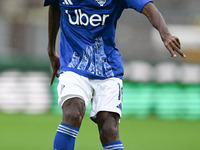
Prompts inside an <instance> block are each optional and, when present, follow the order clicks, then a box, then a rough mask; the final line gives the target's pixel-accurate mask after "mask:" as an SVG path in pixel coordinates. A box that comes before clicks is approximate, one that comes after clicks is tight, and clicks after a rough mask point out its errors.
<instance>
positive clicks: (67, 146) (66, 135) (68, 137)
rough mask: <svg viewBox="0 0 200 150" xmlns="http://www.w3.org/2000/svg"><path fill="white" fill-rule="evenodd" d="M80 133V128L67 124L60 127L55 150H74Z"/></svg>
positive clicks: (55, 139) (54, 145)
mask: <svg viewBox="0 0 200 150" xmlns="http://www.w3.org/2000/svg"><path fill="white" fill-rule="evenodd" d="M78 132H79V129H78V128H75V127H72V126H70V125H67V124H65V123H61V124H60V125H59V126H58V129H57V132H56V135H55V138H54V143H53V149H54V150H74V145H75V139H76V136H77V134H78Z"/></svg>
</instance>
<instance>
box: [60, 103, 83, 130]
mask: <svg viewBox="0 0 200 150" xmlns="http://www.w3.org/2000/svg"><path fill="white" fill-rule="evenodd" d="M62 109H63V122H65V123H68V124H70V125H72V126H75V127H78V126H80V124H81V121H82V118H83V116H84V113H85V104H84V101H83V100H81V99H72V100H68V101H66V102H65V103H64V104H63V107H62Z"/></svg>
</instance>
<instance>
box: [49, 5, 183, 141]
mask: <svg viewBox="0 0 200 150" xmlns="http://www.w3.org/2000/svg"><path fill="white" fill-rule="evenodd" d="M60 14H61V12H60V8H59V6H49V26H48V33H49V36H48V37H49V42H48V54H49V58H50V62H51V66H52V69H53V74H52V78H51V82H50V85H52V84H53V81H54V78H55V77H58V71H59V67H60V62H59V56H58V55H57V53H56V50H55V43H56V37H57V33H58V30H59V27H60V26H59V24H60ZM142 14H144V15H145V16H146V17H147V18H148V20H149V21H150V23H151V24H152V26H153V27H154V28H155V29H157V30H158V32H159V33H160V36H161V39H162V41H163V43H164V45H165V47H166V48H167V50H168V51H169V53H170V54H171V57H174V58H175V57H177V54H179V55H180V56H182V57H183V58H185V57H186V55H185V54H184V53H183V52H182V51H181V50H180V49H181V44H180V41H179V39H178V38H177V37H176V36H172V35H171V33H170V32H169V30H168V28H167V26H166V23H165V21H164V19H163V17H162V15H161V14H160V12H159V11H158V10H157V8H156V7H155V6H154V4H153V3H151V2H149V3H147V4H146V5H145V6H144V8H143V9H142ZM62 110H63V118H62V122H64V123H66V124H69V125H71V126H74V127H77V128H80V126H81V122H82V119H83V116H84V113H85V104H84V101H83V100H82V99H80V98H76V97H75V98H71V99H69V100H67V101H65V103H64V104H63V106H62ZM119 119H120V117H119V115H118V114H116V113H112V112H106V111H101V112H99V113H98V114H97V124H98V129H99V134H100V140H101V143H102V144H105V143H110V142H114V141H118V140H119V129H118V124H119Z"/></svg>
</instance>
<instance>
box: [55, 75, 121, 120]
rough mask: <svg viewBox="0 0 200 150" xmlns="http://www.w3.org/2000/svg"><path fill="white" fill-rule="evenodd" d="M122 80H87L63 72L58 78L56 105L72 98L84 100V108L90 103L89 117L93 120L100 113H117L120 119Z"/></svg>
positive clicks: (60, 104)
mask: <svg viewBox="0 0 200 150" xmlns="http://www.w3.org/2000/svg"><path fill="white" fill-rule="evenodd" d="M122 87H123V85H122V80H121V79H119V78H108V79H103V80H100V79H89V78H86V77H84V76H81V75H78V74H76V73H74V72H70V71H67V72H64V73H62V74H60V76H59V83H58V89H57V90H58V105H59V107H60V108H62V105H63V103H64V102H65V101H66V100H68V99H70V98H74V97H79V98H81V99H83V100H84V102H85V107H86V108H87V106H88V104H89V103H90V102H91V104H92V105H91V106H92V107H91V113H90V117H91V118H92V119H93V120H94V119H95V118H96V115H97V113H98V112H100V111H108V112H115V113H118V114H119V115H120V117H121V108H122Z"/></svg>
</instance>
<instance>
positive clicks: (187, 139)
mask: <svg viewBox="0 0 200 150" xmlns="http://www.w3.org/2000/svg"><path fill="white" fill-rule="evenodd" d="M154 4H155V5H156V6H157V8H158V9H159V10H160V12H161V13H162V15H163V16H164V18H165V20H166V23H167V25H168V27H169V30H170V31H171V32H172V34H174V35H176V36H178V37H179V39H180V41H181V44H182V51H183V52H184V53H185V54H186V55H187V58H186V59H182V58H181V57H179V56H178V57H177V58H175V59H174V58H171V57H170V54H169V53H168V51H167V50H166V49H165V47H164V45H163V43H162V41H161V39H160V36H159V34H158V33H157V31H156V30H155V29H153V28H152V26H151V25H150V23H149V22H148V20H147V19H146V18H145V17H144V16H143V15H141V14H139V13H136V12H135V11H133V10H125V11H124V12H123V14H122V16H121V18H120V19H119V21H118V26H117V33H116V39H115V41H116V44H117V46H118V48H119V49H120V52H121V54H122V56H123V61H124V69H125V75H124V89H123V110H122V112H123V117H124V120H123V119H122V123H121V124H120V126H121V134H122V138H123V139H124V142H125V144H126V145H127V146H125V147H126V149H127V150H133V149H138V150H144V149H149V150H160V149H162V150H165V149H166V150H169V149H170V150H188V149H191V150H199V149H200V145H199V142H200V141H199V139H200V134H199V132H200V127H199V123H200V38H199V35H200V9H199V7H200V2H199V0H193V1H186V0H168V1H158V0H154ZM47 16H48V7H46V8H44V7H43V1H41V0H35V1H33V0H6V1H3V0H0V122H1V125H0V128H1V129H2V131H1V134H0V140H3V141H4V142H2V143H4V144H0V149H6V150H12V149H15V150H16V149H18V148H19V149H20V150H22V149H26V150H27V149H30V150H31V149H39V150H40V149H42V150H46V149H52V148H51V141H52V139H53V136H54V131H55V129H56V128H57V125H58V124H59V122H60V118H61V110H60V109H59V108H58V106H57V93H56V92H57V91H56V87H57V81H55V82H54V84H53V86H52V87H50V86H49V82H50V76H51V67H50V63H49V59H48V55H47V50H46V49H47V21H48V18H47ZM57 49H58V50H59V40H58V41H57ZM89 108H90V106H89ZM89 108H88V109H87V111H86V116H87V115H88V114H89ZM33 120H34V121H33ZM45 120H46V122H44V121H45ZM88 120H89V119H88V117H87V118H86V121H85V122H86V123H85V124H86V126H87V127H89V129H92V127H94V130H97V129H96V128H95V125H93V124H92V123H91V124H90V122H89V121H88ZM26 121H27V122H28V123H29V124H28V123H27V124H26V123H25V122H26ZM123 121H124V124H123ZM13 122H14V124H16V125H17V127H16V126H13ZM37 123H38V127H37V126H35V124H37ZM9 124H12V126H11V125H10V126H9ZM23 125H24V126H23ZM41 125H43V126H45V125H47V126H49V128H48V129H46V128H43V129H44V130H45V131H46V134H44V139H47V140H46V143H41V144H34V143H37V142H39V141H40V140H39V139H38V138H36V137H37V135H36V136H35V137H30V139H31V141H32V142H30V141H29V142H26V143H30V145H29V146H28V147H29V148H26V147H25V146H24V143H23V142H22V141H23V140H22V139H23V138H24V139H26V136H27V135H26V134H24V133H23V134H22V132H23V131H24V129H27V132H28V133H29V132H30V130H29V128H28V127H33V128H31V131H32V132H35V131H38V129H41ZM50 125H52V126H51V128H50ZM27 126H28V127H27ZM20 127H21V128H20ZM128 127H129V128H130V130H131V132H130V131H129V130H128ZM169 127H171V128H169ZM16 128H17V129H18V132H20V133H19V137H20V138H21V140H20V141H21V142H22V143H23V144H22V143H20V142H19V141H18V145H17V147H16V146H15V147H12V146H11V145H9V146H10V147H8V144H6V143H9V142H10V140H11V139H10V137H13V142H14V141H15V140H16V138H15V137H16V134H17V133H16ZM83 128H84V127H83ZM85 128H86V127H85ZM1 129H0V130H1ZM135 130H136V131H135ZM11 131H14V132H11ZM137 131H138V132H137ZM150 131H151V132H152V133H157V134H152V133H151V132H150ZM165 131H166V132H165ZM24 132H25V131H24ZM32 132H31V133H32ZM41 132H42V131H41ZM41 132H39V131H38V134H41ZM82 132H86V131H82ZM3 133H4V134H3ZM15 133H16V134H15ZM95 133H96V134H97V131H95ZM125 133H126V134H125ZM130 133H133V135H134V134H136V137H135V139H134V138H133V137H132V136H131V135H132V134H130ZM169 133H171V134H169ZM21 134H22V135H21ZM48 134H50V135H49V136H48ZM96 134H95V135H91V137H93V136H95V137H96V141H94V142H93V143H95V142H97V141H98V136H97V135H96ZM14 135H15V136H14ZM82 135H83V134H80V139H81V140H79V141H84V135H83V138H82ZM141 135H145V137H148V139H145V137H142V136H141ZM7 136H8V138H5V137H7ZM127 136H130V138H127ZM163 137H166V138H163ZM171 138H174V140H170V139H171ZM8 139H9V140H8ZM91 139H93V138H91ZM131 139H132V140H134V141H135V142H134V143H135V144H134V145H133V144H132V143H133V142H132V140H131ZM160 139H163V141H159V140H160ZM37 140H38V141H37ZM8 141H9V142H8ZM11 141H12V140H11ZM173 141H176V143H173ZM0 143H1V142H0ZM166 143H168V144H166ZM31 144H32V145H31ZM165 144H166V145H165ZM37 146H38V147H37ZM42 146H43V147H42ZM45 146H46V147H45ZM100 147H101V146H100ZM100 147H99V149H101V148H100ZM147 147H148V148H147ZM77 149H78V150H85V149H92V148H91V147H90V146H88V147H87V146H85V145H78V146H77ZM93 149H96V150H98V149H97V148H96V147H95V145H94V148H93Z"/></svg>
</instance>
